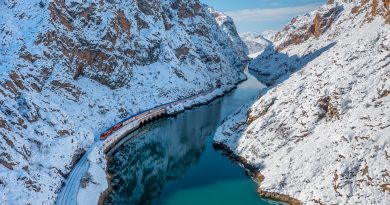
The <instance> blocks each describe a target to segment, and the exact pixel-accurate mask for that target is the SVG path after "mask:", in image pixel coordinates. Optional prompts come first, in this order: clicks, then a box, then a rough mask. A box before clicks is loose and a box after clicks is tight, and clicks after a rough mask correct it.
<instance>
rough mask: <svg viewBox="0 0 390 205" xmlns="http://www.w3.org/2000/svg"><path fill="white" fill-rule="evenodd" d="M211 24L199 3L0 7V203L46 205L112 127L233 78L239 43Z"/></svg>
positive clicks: (81, 0)
mask: <svg viewBox="0 0 390 205" xmlns="http://www.w3.org/2000/svg"><path fill="white" fill-rule="evenodd" d="M215 18H216V16H215V12H210V11H209V8H208V6H206V5H202V4H200V3H199V1H198V0H188V1H182V0H179V1H176V0H175V1H173V0H153V1H146V0H129V1H124V0H117V1H91V0H66V1H64V0H48V1H40V0H18V1H8V0H6V1H0V19H1V21H0V55H1V58H0V139H1V140H0V204H27V203H32V204H53V203H54V200H55V199H56V193H57V192H58V190H59V189H60V187H61V185H62V182H63V181H64V179H65V178H66V177H67V175H68V173H69V172H70V170H71V169H72V166H73V165H74V163H75V162H76V161H77V160H78V158H79V155H81V154H82V153H83V152H84V151H85V150H86V149H87V148H88V147H89V146H90V145H91V144H92V143H93V142H94V138H95V137H96V136H97V135H99V134H100V133H101V132H102V131H104V130H105V129H107V128H109V127H111V126H112V125H113V124H114V123H115V122H118V121H119V120H121V119H123V118H124V117H126V116H129V115H131V114H134V113H137V112H139V111H141V110H145V109H148V108H151V107H154V106H156V105H159V104H163V103H167V102H170V101H174V100H177V99H180V98H183V97H187V96H191V95H193V94H196V93H199V92H200V91H202V90H208V89H210V88H213V87H216V86H217V85H224V84H234V83H236V82H238V81H239V80H241V79H242V78H243V74H242V72H241V66H240V64H243V62H242V61H243V60H246V55H247V53H246V50H245V45H244V44H243V43H242V42H241V41H240V40H239V37H238V35H236V33H237V32H236V30H235V28H234V25H233V24H232V22H231V21H228V20H226V21H225V22H229V23H228V26H227V25H226V24H224V23H222V24H221V22H224V21H221V20H220V19H219V18H223V19H229V18H227V17H225V16H224V15H223V14H222V13H219V14H218V19H217V20H216V19H215ZM240 46H241V48H240ZM238 48H239V49H238Z"/></svg>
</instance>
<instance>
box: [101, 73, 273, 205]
mask: <svg viewBox="0 0 390 205" xmlns="http://www.w3.org/2000/svg"><path fill="white" fill-rule="evenodd" d="M248 77H249V79H248V80H247V81H245V82H244V83H242V84H240V85H239V87H238V88H237V89H236V90H235V91H233V92H232V93H230V94H228V95H226V96H225V97H223V98H219V99H216V100H214V101H213V102H212V103H210V104H208V105H205V106H201V107H198V108H196V109H192V110H189V111H186V112H184V113H181V114H179V115H178V116H177V117H175V118H168V119H162V120H159V121H157V122H154V123H152V124H150V125H148V126H145V127H143V128H142V129H140V130H138V131H136V132H135V133H132V134H131V135H129V136H128V137H127V142H126V143H125V144H124V145H123V146H121V147H120V148H119V149H118V150H117V151H116V152H115V153H113V154H112V160H111V162H110V163H109V170H110V173H111V174H112V176H113V180H112V186H113V191H112V193H111V194H110V196H109V197H108V198H107V200H106V204H134V205H138V204H139V205H187V204H188V205H191V204H197V205H208V204H210V205H217V204H224V205H233V204H234V205H237V204H253V205H263V204H270V202H267V201H264V200H262V199H261V198H260V197H259V196H258V195H257V193H256V188H257V187H256V184H255V183H254V182H253V181H252V180H251V178H250V177H249V176H247V174H246V173H245V171H244V169H243V168H241V167H240V166H239V165H237V164H235V163H234V162H232V161H231V160H230V159H228V158H227V157H226V156H224V155H222V154H221V153H219V152H218V151H216V150H214V149H213V147H212V138H213V135H214V133H215V130H216V129H217V127H218V126H219V125H220V124H221V122H222V121H223V120H224V119H226V117H227V116H228V115H229V114H231V113H232V112H234V111H235V110H236V109H237V108H238V107H239V106H240V105H242V104H244V103H246V102H248V101H250V100H253V99H254V98H255V97H257V95H258V94H259V91H260V90H261V89H262V88H264V86H263V85H262V84H261V83H259V82H258V81H257V80H256V78H254V77H253V76H251V75H249V76H248Z"/></svg>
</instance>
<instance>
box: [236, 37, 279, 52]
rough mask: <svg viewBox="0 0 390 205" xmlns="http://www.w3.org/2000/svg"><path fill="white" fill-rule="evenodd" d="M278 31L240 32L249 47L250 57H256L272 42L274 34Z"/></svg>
mask: <svg viewBox="0 0 390 205" xmlns="http://www.w3.org/2000/svg"><path fill="white" fill-rule="evenodd" d="M275 33H276V32H274V31H265V32H262V33H256V32H248V33H242V34H240V37H241V39H242V40H243V41H244V43H245V44H246V45H247V47H248V49H249V55H248V57H249V58H256V57H257V56H259V55H260V54H261V53H263V52H264V50H265V49H266V48H267V47H268V46H270V45H271V44H272V41H273V36H274V35H275Z"/></svg>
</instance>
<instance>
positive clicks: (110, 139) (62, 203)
mask: <svg viewBox="0 0 390 205" xmlns="http://www.w3.org/2000/svg"><path fill="white" fill-rule="evenodd" d="M212 91H213V90H208V91H206V92H203V93H200V94H197V95H194V96H191V97H188V98H185V99H182V100H177V101H174V102H171V103H167V104H164V105H161V106H157V107H154V108H152V109H149V110H146V111H143V112H141V113H138V114H136V115H134V116H131V117H129V118H127V119H125V120H123V121H122V122H120V123H118V124H116V125H114V126H112V127H111V128H110V129H109V130H107V131H106V132H105V133H103V134H102V135H101V136H100V139H101V140H100V141H98V142H95V143H94V144H93V145H92V146H91V147H90V148H89V149H88V150H87V152H86V153H85V154H84V155H83V157H82V158H81V159H80V160H79V162H78V163H77V164H76V165H75V166H74V168H73V170H72V171H71V173H70V175H69V177H68V179H67V181H66V182H65V185H64V187H63V188H62V189H61V191H60V193H59V195H58V198H57V201H56V204H57V205H76V204H77V195H78V192H79V189H80V183H81V179H82V178H83V176H84V175H85V173H87V171H88V169H89V166H90V164H89V161H88V155H89V154H90V153H91V151H92V150H93V149H94V148H99V149H101V150H102V151H103V152H104V153H106V152H107V151H109V149H111V148H112V147H113V146H114V145H115V144H116V143H118V142H119V141H120V140H121V139H122V138H123V137H125V136H127V135H128V134H129V133H131V132H133V131H135V130H136V129H138V127H140V126H141V125H142V124H145V123H147V122H149V121H150V120H153V119H156V118H158V117H160V116H162V115H165V114H168V109H169V107H172V106H177V105H179V104H184V103H186V102H187V101H190V100H194V99H195V98H198V97H201V96H206V95H208V94H210V93H211V92H212ZM102 136H103V137H102Z"/></svg>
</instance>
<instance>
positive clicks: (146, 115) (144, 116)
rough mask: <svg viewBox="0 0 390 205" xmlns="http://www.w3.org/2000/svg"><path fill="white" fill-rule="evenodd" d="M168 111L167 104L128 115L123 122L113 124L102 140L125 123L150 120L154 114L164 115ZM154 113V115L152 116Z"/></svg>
mask: <svg viewBox="0 0 390 205" xmlns="http://www.w3.org/2000/svg"><path fill="white" fill-rule="evenodd" d="M165 113H166V105H162V106H158V107H155V108H152V109H149V110H146V111H144V112H141V113H139V114H136V115H133V116H131V117H128V118H126V119H124V120H122V121H121V122H119V123H117V124H116V125H114V126H112V127H111V128H110V129H108V130H107V131H105V132H104V133H102V134H101V135H100V140H105V139H107V138H108V137H109V136H110V135H112V134H113V133H114V132H116V131H118V130H119V129H121V128H122V127H124V126H125V125H128V124H130V123H132V122H134V121H139V123H140V124H142V123H143V122H145V121H147V120H149V119H150V118H153V117H154V115H162V114H165ZM151 115H152V116H151Z"/></svg>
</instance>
